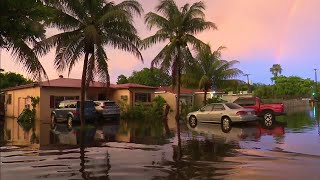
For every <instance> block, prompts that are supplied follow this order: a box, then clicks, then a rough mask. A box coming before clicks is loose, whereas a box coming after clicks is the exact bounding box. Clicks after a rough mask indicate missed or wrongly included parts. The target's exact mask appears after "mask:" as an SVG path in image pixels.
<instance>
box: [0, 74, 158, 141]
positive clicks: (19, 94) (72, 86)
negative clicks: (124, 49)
mask: <svg viewBox="0 0 320 180" xmlns="http://www.w3.org/2000/svg"><path fill="white" fill-rule="evenodd" d="M80 87H81V80H80V79H70V78H63V77H62V76H60V78H58V79H54V80H50V81H42V82H39V83H31V84H27V85H22V86H16V87H11V88H7V89H4V90H3V92H4V94H5V125H4V128H5V136H6V140H8V141H10V142H14V143H15V144H28V143H29V141H30V137H31V133H29V132H24V131H23V130H22V128H21V127H19V125H18V123H17V117H18V116H19V115H20V114H21V112H22V111H23V109H24V108H25V107H26V106H28V105H30V104H31V98H30V97H37V96H38V97H40V103H39V105H38V106H37V108H36V111H37V113H36V135H37V137H38V138H39V142H40V145H45V144H49V142H50V141H49V140H50V112H51V110H52V109H53V108H54V107H56V106H57V105H58V104H59V102H60V101H62V100H71V99H79V97H80V90H81V89H80ZM156 89H157V88H155V87H150V86H144V85H140V84H132V83H128V84H119V85H115V84H111V85H110V88H109V90H108V92H107V88H106V86H105V84H104V83H101V82H92V83H90V85H89V88H88V90H87V92H86V99H91V100H105V99H109V100H113V101H115V102H120V101H121V102H122V103H124V104H126V105H128V106H132V105H134V104H135V103H136V102H142V103H151V102H152V100H153V98H154V92H155V90H156Z"/></svg>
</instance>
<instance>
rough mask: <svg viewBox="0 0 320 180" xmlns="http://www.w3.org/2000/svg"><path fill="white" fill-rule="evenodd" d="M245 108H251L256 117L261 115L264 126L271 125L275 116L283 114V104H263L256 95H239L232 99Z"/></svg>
mask: <svg viewBox="0 0 320 180" xmlns="http://www.w3.org/2000/svg"><path fill="white" fill-rule="evenodd" d="M234 103H237V104H239V105H240V106H243V107H245V108H251V109H254V110H255V111H256V114H257V116H258V117H263V120H264V123H265V125H266V126H271V125H272V124H273V121H274V119H275V116H280V115H284V114H285V113H284V105H283V104H282V103H279V104H264V103H262V102H261V100H260V99H259V98H258V97H240V98H238V99H237V100H235V101H234Z"/></svg>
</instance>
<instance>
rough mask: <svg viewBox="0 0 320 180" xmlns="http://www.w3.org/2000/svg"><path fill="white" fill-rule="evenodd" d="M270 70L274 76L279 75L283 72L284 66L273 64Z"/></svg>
mask: <svg viewBox="0 0 320 180" xmlns="http://www.w3.org/2000/svg"><path fill="white" fill-rule="evenodd" d="M270 72H271V73H272V75H273V78H275V77H278V75H280V74H281V73H282V68H281V65H280V64H273V65H272V67H271V68H270Z"/></svg>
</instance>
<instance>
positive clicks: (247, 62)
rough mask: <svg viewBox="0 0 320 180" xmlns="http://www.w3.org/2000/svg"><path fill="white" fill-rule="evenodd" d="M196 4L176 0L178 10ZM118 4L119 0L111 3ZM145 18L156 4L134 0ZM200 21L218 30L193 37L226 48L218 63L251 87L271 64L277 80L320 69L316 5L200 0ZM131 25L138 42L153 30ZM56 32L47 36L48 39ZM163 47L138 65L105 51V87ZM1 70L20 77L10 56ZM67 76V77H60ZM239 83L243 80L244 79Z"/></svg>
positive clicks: (47, 62)
mask: <svg viewBox="0 0 320 180" xmlns="http://www.w3.org/2000/svg"><path fill="white" fill-rule="evenodd" d="M196 1H197V0H177V1H176V2H177V3H178V5H179V6H182V5H183V4H185V3H186V2H188V3H193V2H196ZM116 2H120V0H118V1H116ZM139 2H140V3H141V4H142V6H143V8H144V11H145V13H147V12H150V11H154V7H155V5H156V4H157V2H158V1H157V0H139ZM204 2H205V3H206V6H207V8H206V19H207V20H209V21H212V22H214V23H216V25H217V26H218V30H208V31H205V32H204V33H201V34H198V36H197V37H199V38H200V39H201V40H203V41H204V42H208V43H210V44H211V45H212V47H213V50H214V49H216V48H217V47H219V46H221V45H222V46H226V47H227V49H226V50H224V52H223V58H224V59H226V60H234V59H236V60H238V61H240V64H239V65H238V66H237V67H238V68H240V69H241V70H242V71H244V72H245V73H249V74H251V76H250V79H251V80H252V81H253V82H254V83H258V82H261V83H267V84H269V83H271V80H270V77H271V76H272V74H271V73H270V71H269V69H270V67H271V66H272V64H275V63H279V64H281V66H282V68H283V75H285V76H290V75H297V76H301V77H303V78H311V79H314V71H313V69H314V68H318V69H320V62H319V61H318V59H320V51H319V48H320V35H319V33H320V16H319V7H320V1H319V0H206V1H204ZM135 25H136V27H137V28H138V31H139V35H140V36H141V38H145V37H147V36H149V35H151V34H152V33H154V31H149V30H148V29H147V28H146V26H145V25H144V21H143V17H140V18H138V17H137V18H136V20H135ZM54 33H57V31H56V30H54V29H50V30H48V31H47V34H48V36H51V35H53V34H54ZM162 47H163V44H159V45H157V46H155V47H153V48H151V49H148V50H145V51H142V54H143V58H144V63H142V62H141V61H139V60H138V59H137V58H135V57H134V56H132V55H131V54H129V53H126V52H122V51H119V50H113V49H112V48H107V50H106V51H107V54H108V57H109V59H110V60H109V72H110V75H111V82H112V83H115V82H116V80H117V77H118V75H120V74H124V75H126V76H129V75H130V74H131V73H132V71H133V70H137V71H138V70H141V69H142V68H144V67H150V61H151V60H152V59H153V57H154V56H155V55H156V54H157V53H158V52H159V50H160V49H161V48H162ZM1 59H2V63H1V67H2V68H4V69H5V71H12V72H18V73H22V74H24V75H26V74H25V73H24V71H23V67H22V66H17V65H16V64H15V63H14V60H13V58H12V57H11V56H10V52H7V51H5V50H3V49H2V52H1ZM53 59H54V51H52V52H51V53H50V54H48V55H47V56H44V57H43V58H41V62H42V64H43V66H44V67H45V69H46V71H47V73H48V75H49V78H50V79H55V78H58V75H59V74H61V73H58V72H56V71H55V70H54V68H53ZM81 67H82V64H81V63H79V64H78V65H77V66H76V67H75V68H74V69H73V71H72V73H71V75H70V77H71V78H78V79H80V78H81V69H82V68H81ZM62 74H63V75H64V76H65V77H67V72H64V73H62ZM239 79H243V80H245V79H246V78H245V77H244V76H241V77H239Z"/></svg>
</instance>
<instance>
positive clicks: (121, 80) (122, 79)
mask: <svg viewBox="0 0 320 180" xmlns="http://www.w3.org/2000/svg"><path fill="white" fill-rule="evenodd" d="M128 82H129V81H128V78H127V77H126V76H125V75H123V74H120V75H119V76H118V80H117V84H126V83H128Z"/></svg>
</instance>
